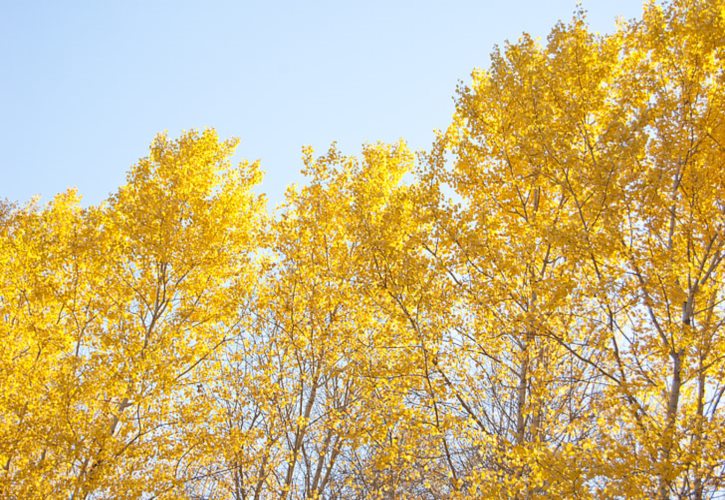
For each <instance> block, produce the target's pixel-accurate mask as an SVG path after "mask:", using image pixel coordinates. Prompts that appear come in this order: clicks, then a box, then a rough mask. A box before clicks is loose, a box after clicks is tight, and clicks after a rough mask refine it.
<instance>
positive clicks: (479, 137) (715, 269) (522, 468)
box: [0, 0, 725, 498]
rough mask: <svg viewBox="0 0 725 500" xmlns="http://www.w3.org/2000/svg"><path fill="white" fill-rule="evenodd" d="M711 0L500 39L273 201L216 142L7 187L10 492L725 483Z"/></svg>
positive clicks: (5, 349) (559, 489)
mask: <svg viewBox="0 0 725 500" xmlns="http://www.w3.org/2000/svg"><path fill="white" fill-rule="evenodd" d="M721 3H722V2H720V3H718V2H697V1H684V0H683V1H675V2H673V3H672V4H671V5H669V6H667V7H664V8H661V7H659V6H656V4H653V5H652V6H648V7H646V9H645V18H644V20H643V21H640V22H637V23H630V24H623V25H621V27H620V31H619V32H618V33H616V34H614V35H608V36H598V35H596V36H595V35H592V34H591V33H590V32H589V31H588V29H587V28H586V25H585V23H584V18H583V14H581V13H578V14H577V15H576V16H575V18H574V19H573V20H572V21H571V22H570V23H568V24H560V25H558V26H557V27H556V28H555V29H554V30H553V31H552V33H551V35H550V36H549V39H548V42H547V44H546V45H545V46H542V45H540V44H539V43H537V42H536V41H534V40H533V39H531V38H530V37H526V36H525V37H522V39H520V40H519V41H518V42H516V43H511V44H507V45H506V46H505V47H504V48H503V49H502V50H500V51H498V52H496V53H494V55H493V56H492V64H491V67H490V68H489V69H487V70H476V71H474V74H473V77H472V83H471V84H470V86H469V87H464V88H463V89H461V92H460V94H459V96H458V100H457V103H456V104H457V107H456V113H455V115H454V117H453V120H452V124H451V126H450V127H449V129H448V130H447V132H446V133H445V134H438V136H437V137H438V139H437V142H436V144H434V145H433V149H432V151H431V152H430V153H429V154H427V155H426V154H424V155H421V156H420V157H419V160H418V165H416V164H415V162H416V161H415V158H414V156H413V155H412V153H411V152H410V151H409V149H408V148H407V146H406V145H405V144H404V143H403V142H399V143H397V144H393V145H387V144H374V145H368V146H365V147H364V148H363V150H362V154H361V155H360V156H359V157H352V156H345V155H344V154H342V153H341V152H340V151H339V150H338V149H337V148H336V147H335V146H334V145H333V147H331V148H330V150H329V151H328V152H327V153H325V154H324V155H322V156H321V157H315V156H314V152H313V151H312V149H311V148H305V149H304V150H303V162H304V170H303V172H304V173H305V175H306V176H307V177H308V182H307V183H306V184H305V185H303V186H300V187H296V188H291V189H289V190H288V191H287V195H286V198H285V203H284V204H283V206H282V208H281V212H280V213H279V214H278V215H277V216H275V217H269V216H266V215H265V214H264V213H263V210H264V206H263V204H264V198H263V197H262V196H257V195H255V194H254V192H253V189H254V187H255V185H256V184H257V183H259V182H260V180H261V171H260V167H259V165H258V164H257V163H249V162H242V163H241V164H239V165H238V166H233V165H232V164H231V160H230V156H231V154H232V153H233V151H234V148H235V147H236V144H237V141H236V140H227V141H220V140H219V138H218V136H217V135H216V133H215V132H214V131H212V130H206V131H202V132H196V131H191V132H187V133H184V134H182V135H181V137H179V138H177V139H172V138H169V137H168V136H166V135H165V134H161V135H159V136H157V138H156V139H155V140H154V142H153V144H152V145H151V149H150V152H149V156H148V157H147V158H144V159H142V160H140V161H139V162H138V163H137V164H136V165H135V166H134V167H133V168H132V169H131V172H130V173H129V176H128V182H127V184H126V185H125V186H122V187H121V188H120V189H119V190H118V192H117V193H116V195H114V196H113V197H111V199H110V200H108V202H107V203H104V204H102V205H100V206H98V207H90V208H87V209H84V208H81V207H80V206H79V197H78V195H77V194H76V193H75V192H73V191H69V192H67V193H65V194H62V195H59V196H58V197H56V198H55V199H54V200H53V201H52V202H51V203H50V204H49V205H47V206H45V207H41V206H39V204H38V203H37V202H36V203H31V204H29V205H28V206H25V207H22V208H17V207H13V206H9V205H5V204H3V205H0V333H2V335H3V339H4V341H3V342H2V343H0V410H2V411H0V415H1V417H0V494H2V495H3V496H8V497H13V496H15V497H40V496H53V495H56V496H69V495H71V494H72V495H74V497H75V496H83V495H88V496H104V497H105V496H108V497H113V496H116V497H128V496H135V497H142V496H144V495H145V496H150V495H153V494H161V495H170V496H174V497H175V496H184V495H199V496H215V497H220V498H226V497H234V496H235V495H236V496H257V497H265V496H271V497H276V496H281V495H285V496H287V497H294V498H298V497H299V498H301V497H309V498H324V497H328V496H330V497H332V496H334V497H369V498H378V497H380V498H385V497H421V498H423V497H431V498H443V497H450V498H480V497H484V496H486V497H500V498H512V497H527V498H551V497H560V498H593V497H616V496H621V497H632V498H637V497H639V498H644V497H652V496H656V495H659V496H660V497H662V496H666V495H667V492H668V491H669V492H671V493H672V492H677V494H682V495H690V496H697V494H698V491H695V490H696V488H697V487H696V486H695V485H696V484H700V485H701V486H702V487H701V488H700V490H701V491H699V493H702V494H703V495H704V494H705V493H708V492H712V491H717V490H718V489H722V481H721V478H719V477H718V476H717V474H716V473H713V472H712V471H717V470H718V467H721V465H722V460H721V459H720V455H721V453H718V452H719V451H720V450H721V449H722V448H723V446H724V444H723V440H722V432H721V429H720V428H721V426H722V425H721V423H722V408H720V407H719V406H718V405H719V401H720V392H719V390H718V389H717V388H718V384H719V381H720V380H721V379H722V376H723V373H725V367H724V366H723V359H722V355H721V353H722V351H723V346H724V345H725V340H724V338H723V335H722V323H723V310H722V307H721V304H722V302H723V279H722V262H723V260H722V251H723V248H724V245H725V240H723V236H722V228H723V227H725V222H724V221H723V213H722V194H721V193H722V188H723V181H722V178H723V175H722V165H723V162H722V147H721V143H722V140H721V139H722V138H723V137H724V136H723V130H724V129H723V127H722V123H723V120H722V118H723V116H722V109H725V108H724V107H723V106H722V99H723V92H722V88H721V87H722V74H721V73H722V71H721V70H720V67H719V66H720V65H719V64H718V63H719V62H720V60H721V59H722V54H721V52H722V36H721V32H722V30H720V31H718V29H719V27H721V25H722V23H723V19H722V15H721V14H719V12H720V11H721V10H722V5H721ZM718 9H720V10H718ZM663 491H664V493H663Z"/></svg>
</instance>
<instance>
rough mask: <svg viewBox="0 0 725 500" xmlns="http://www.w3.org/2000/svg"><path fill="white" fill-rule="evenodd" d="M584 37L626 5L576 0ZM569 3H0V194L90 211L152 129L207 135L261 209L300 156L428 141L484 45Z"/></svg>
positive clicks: (540, 31) (484, 56)
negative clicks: (255, 168)
mask: <svg viewBox="0 0 725 500" xmlns="http://www.w3.org/2000/svg"><path fill="white" fill-rule="evenodd" d="M582 3H583V6H584V8H585V9H586V10H587V11H588V12H589V14H588V19H589V23H590V25H591V27H592V29H593V30H595V31H599V32H609V31H612V30H614V26H615V19H616V18H617V17H619V16H621V17H624V18H627V19H629V18H633V17H638V16H639V15H640V11H641V2H640V1H639V0H583V2H582ZM575 6H576V0H550V1H547V0H538V1H537V0H496V1H494V0H478V1H475V0H471V1H457V0H447V1H442V0H440V1H428V0H411V1H407V0H406V1H395V0H387V1H382V0H367V1H354V2H353V1H343V0H338V1H328V2H323V1H315V0H306V1H302V0H300V1H297V2H293V1H242V0H238V1H232V0H228V1H221V0H205V1H200V0H196V1H184V0H175V1H170V0H169V1H162V0H123V1H122V0H113V1H112V0H87V1H70V0H64V1H57V0H52V1H51V0H46V1H40V0H27V1H21V0H15V1H12V0H0V7H1V8H0V68H1V69H0V151H2V155H1V156H0V199H1V198H8V199H10V200H15V201H21V202H24V201H27V200H28V199H29V198H30V197H31V196H32V195H34V194H39V195H41V196H42V198H43V200H48V199H49V198H50V197H52V196H53V195H54V194H55V193H57V192H60V191H63V190H65V189H66V188H68V187H72V186H75V187H77V188H78V190H79V191H80V193H81V194H82V195H83V198H84V203H85V204H89V203H98V202H99V201H101V200H102V199H104V198H105V197H106V196H107V195H108V194H109V193H111V192H113V191H115V190H116V188H117V187H118V186H119V185H120V184H122V183H123V182H124V178H125V173H126V171H127V170H128V168H129V166H130V165H132V164H133V163H134V162H135V161H136V160H137V159H138V158H139V157H142V156H145V155H146V153H147V148H148V145H149V143H150V142H151V140H152V139H153V137H154V135H155V134H156V133H157V132H159V131H162V130H168V131H169V133H170V134H172V135H176V134H178V133H179V132H180V131H181V130H184V129H190V128H203V127H207V126H210V127H215V128H216V129H217V130H218V132H219V134H220V135H221V136H222V137H228V136H236V137H239V138H240V139H241V141H242V142H241V145H240V147H239V149H238V151H239V156H240V157H244V158H248V159H250V160H254V159H260V160H261V162H262V167H263V169H264V170H265V172H266V176H265V180H264V184H263V187H262V190H263V191H264V192H266V193H268V194H269V195H270V199H271V202H272V204H275V203H277V202H279V201H280V199H281V195H282V193H283V190H284V188H285V186H286V185H287V184H289V183H290V182H295V181H299V180H300V179H301V178H300V176H299V174H298V171H299V169H300V167H301V162H300V148H301V146H302V145H305V144H309V145H312V146H313V147H314V148H315V149H316V150H317V151H318V152H319V153H323V152H324V151H326V149H327V147H328V146H329V144H330V142H332V141H333V140H337V141H338V144H339V145H340V147H341V149H342V150H343V151H344V152H345V153H348V154H357V153H358V152H359V151H360V146H361V144H363V143H365V142H375V141H377V140H382V141H389V142H390V141H396V140H397V139H399V138H404V139H406V140H407V141H408V143H409V144H410V146H411V147H412V148H414V149H423V148H427V147H428V146H429V144H430V143H431V141H432V139H433V130H434V129H442V128H445V127H446V126H447V124H448V121H449V118H450V115H451V113H452V111H453V96H454V94H455V88H456V85H457V84H458V82H459V81H463V82H467V81H468V77H469V74H470V72H471V70H472V69H473V68H474V67H486V66H488V63H489V54H490V52H491V50H492V48H493V46H494V44H502V43H503V42H504V40H506V39H510V40H515V39H517V38H518V37H519V35H520V34H521V33H522V32H524V31H526V32H528V33H530V34H532V35H534V36H539V37H542V38H545V37H546V34H547V33H548V32H549V30H550V29H551V27H552V26H553V25H554V24H555V22H556V21H557V20H558V19H569V18H570V17H571V14H572V12H573V11H574V8H575Z"/></svg>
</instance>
